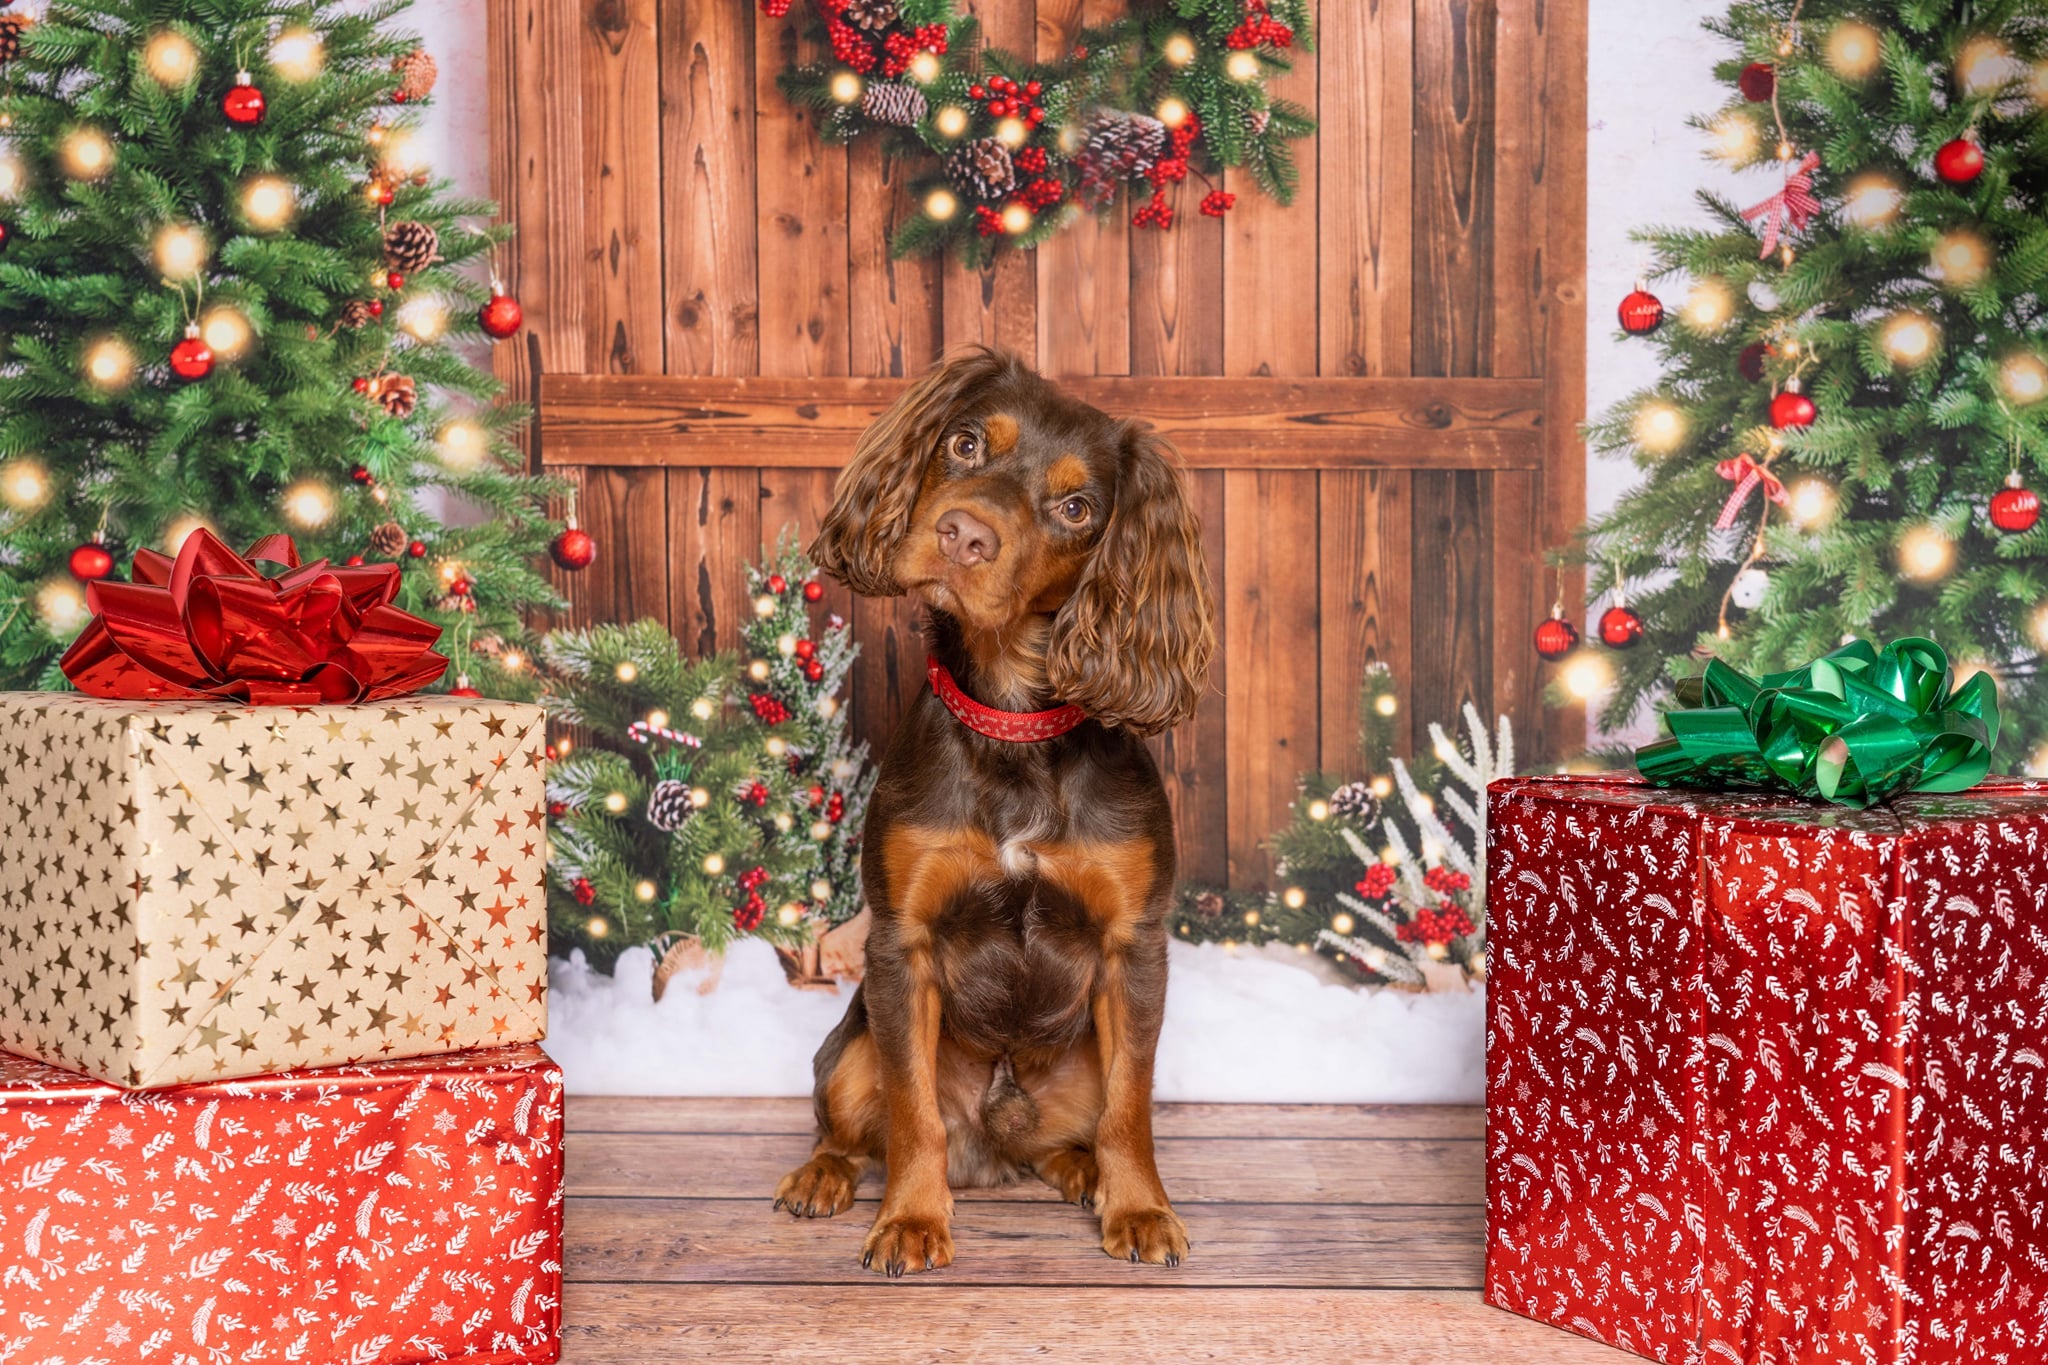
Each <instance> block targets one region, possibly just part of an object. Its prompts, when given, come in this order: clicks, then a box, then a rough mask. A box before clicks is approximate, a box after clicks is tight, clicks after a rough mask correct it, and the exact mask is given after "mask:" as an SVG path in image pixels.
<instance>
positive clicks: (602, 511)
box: [556, 467, 672, 626]
mask: <svg viewBox="0 0 2048 1365" xmlns="http://www.w3.org/2000/svg"><path fill="white" fill-rule="evenodd" d="M579 472H580V473H581V475H582V478H581V481H580V483H581V487H580V488H579V490H578V493H577V501H576V507H577V512H578V515H579V516H580V518H581V520H582V524H583V529H584V530H586V531H588V532H590V534H591V536H592V537H593V538H594V539H595V540H596V541H597V562H596V563H594V564H592V565H591V566H590V567H589V568H587V569H584V570H582V571H581V572H579V573H574V574H568V575H561V573H560V570H557V571H556V573H557V575H558V577H557V579H556V582H557V584H558V585H560V586H562V587H563V588H564V590H565V591H564V595H565V596H567V597H568V599H569V607H570V610H569V623H570V624H572V625H579V626H584V625H590V624H593V623H595V622H599V621H633V620H637V619H639V618H640V617H643V616H651V617H653V618H655V619H656V620H658V621H668V620H671V619H672V618H671V616H670V613H669V569H668V531H669V527H668V487H667V482H668V476H667V473H666V471H664V470H659V469H614V468H603V467H593V468H588V469H584V470H581V471H579Z"/></svg>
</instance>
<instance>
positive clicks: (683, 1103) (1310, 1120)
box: [567, 1095, 1486, 1141]
mask: <svg viewBox="0 0 2048 1365" xmlns="http://www.w3.org/2000/svg"><path fill="white" fill-rule="evenodd" d="M1152 1113H1153V1117H1152V1127H1153V1130H1154V1132H1156V1133H1157V1134H1158V1136H1159V1137H1161V1138H1162V1139H1164V1138H1224V1139H1245V1138H1277V1137H1291V1138H1306V1139H1325V1138H1346V1139H1358V1140H1382V1139H1396V1138H1421V1139H1429V1140H1435V1141H1451V1140H1456V1139H1466V1138H1478V1137H1480V1136H1482V1134H1483V1133H1484V1128H1485V1118H1486V1116H1485V1113H1484V1111H1482V1110H1480V1109H1479V1108H1477V1107H1476V1106H1473V1105H1462V1104H1158V1105H1154V1106H1153V1111H1152ZM815 1124H816V1119H815V1117H814V1115H813V1114H812V1112H811V1102H810V1100H808V1099H717V1098H711V1099H695V1098H691V1099H682V1098H672V1097H665V1096H620V1095H571V1096H570V1097H569V1101H568V1111H567V1128H568V1130H569V1131H570V1132H571V1133H727V1134H733V1135H736V1136H753V1135H764V1134H765V1135H774V1134H791V1133H809V1132H812V1131H813V1129H814V1127H815Z"/></svg>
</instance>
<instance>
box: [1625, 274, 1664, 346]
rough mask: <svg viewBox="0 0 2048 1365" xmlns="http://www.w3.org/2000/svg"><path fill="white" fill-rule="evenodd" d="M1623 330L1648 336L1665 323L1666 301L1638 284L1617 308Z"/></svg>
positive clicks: (1639, 335)
mask: <svg viewBox="0 0 2048 1365" xmlns="http://www.w3.org/2000/svg"><path fill="white" fill-rule="evenodd" d="M1617 312H1618V315H1619V316H1620V318H1621V330H1622V331H1624V332H1627V333H1628V334H1629V335H1630V336H1632V337H1642V336H1648V335H1649V334H1650V333H1652V332H1654V331H1656V330H1657V329H1658V328H1659V327H1661V326H1663V325H1664V301H1663V300H1662V299H1660V298H1658V297H1657V296H1656V295H1655V294H1652V293H1651V292H1650V291H1649V290H1647V289H1645V288H1643V287H1642V286H1641V285H1637V286H1636V287H1635V289H1634V290H1633V291H1631V292H1630V294H1629V296H1628V297H1627V298H1625V299H1623V300H1622V301H1621V307H1620V309H1618V310H1617Z"/></svg>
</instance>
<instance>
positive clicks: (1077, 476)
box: [1045, 455, 1088, 498]
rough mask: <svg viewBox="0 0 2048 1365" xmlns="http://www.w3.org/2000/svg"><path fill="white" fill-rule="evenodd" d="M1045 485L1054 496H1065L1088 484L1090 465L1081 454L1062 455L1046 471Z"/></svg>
mask: <svg viewBox="0 0 2048 1365" xmlns="http://www.w3.org/2000/svg"><path fill="white" fill-rule="evenodd" d="M1045 486H1046V489H1047V491H1049V492H1050V493H1051V494H1052V495H1053V496H1054V497H1056V498H1058V497H1064V496H1066V495H1067V494H1068V493H1072V492H1074V491H1075V490H1076V489H1081V488H1086V487H1087V486H1088V466H1087V465H1086V464H1085V463H1084V462H1083V461H1082V459H1081V457H1080V456H1079V455H1062V456H1060V457H1059V458H1058V459H1057V460H1054V461H1053V462H1052V468H1051V469H1048V470H1047V471H1045Z"/></svg>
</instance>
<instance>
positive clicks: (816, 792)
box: [806, 782, 825, 806]
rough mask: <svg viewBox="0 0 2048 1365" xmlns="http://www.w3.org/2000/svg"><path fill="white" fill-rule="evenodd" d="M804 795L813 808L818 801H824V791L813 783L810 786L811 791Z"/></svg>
mask: <svg viewBox="0 0 2048 1365" xmlns="http://www.w3.org/2000/svg"><path fill="white" fill-rule="evenodd" d="M806 794H807V795H808V796H809V797H810V798H811V804H812V805H813V806H815V805H817V804H818V803H819V802H820V801H823V800H824V799H825V789H824V788H823V787H821V786H819V785H818V784H817V783H815V782H814V783H812V784H811V789H810V791H809V792H808V793H806Z"/></svg>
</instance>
